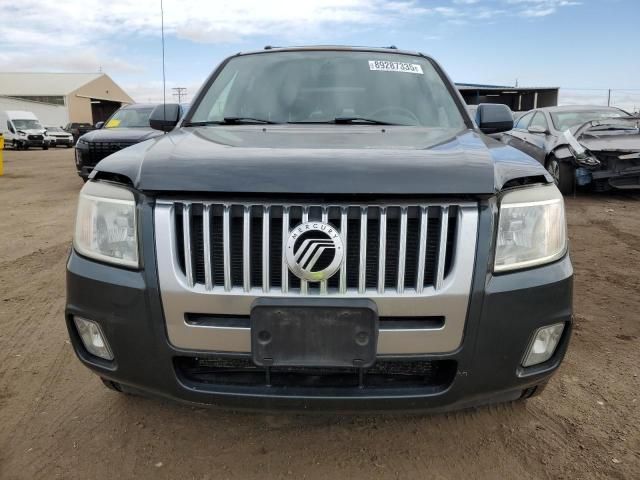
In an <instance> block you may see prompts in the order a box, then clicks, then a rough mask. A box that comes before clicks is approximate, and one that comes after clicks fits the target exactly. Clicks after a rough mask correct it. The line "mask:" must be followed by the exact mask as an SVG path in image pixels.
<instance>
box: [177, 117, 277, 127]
mask: <svg viewBox="0 0 640 480" xmlns="http://www.w3.org/2000/svg"><path fill="white" fill-rule="evenodd" d="M238 123H268V124H277V123H278V122H272V121H271V120H264V119H262V118H253V117H224V119H223V120H207V121H204V122H189V123H185V125H184V126H185V127H202V126H206V125H236V124H238Z"/></svg>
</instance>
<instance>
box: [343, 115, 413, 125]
mask: <svg viewBox="0 0 640 480" xmlns="http://www.w3.org/2000/svg"><path fill="white" fill-rule="evenodd" d="M333 122H334V123H360V122H362V123H372V124H374V125H400V124H398V123H389V122H384V121H382V120H376V119H375V118H365V117H336V118H334V119H333Z"/></svg>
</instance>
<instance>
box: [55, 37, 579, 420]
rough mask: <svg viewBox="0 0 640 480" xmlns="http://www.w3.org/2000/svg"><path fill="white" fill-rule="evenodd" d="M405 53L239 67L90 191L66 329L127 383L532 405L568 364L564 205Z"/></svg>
mask: <svg viewBox="0 0 640 480" xmlns="http://www.w3.org/2000/svg"><path fill="white" fill-rule="evenodd" d="M479 110H480V113H479V115H478V124H477V125H476V124H474V122H473V121H472V120H471V118H470V117H469V115H468V113H467V111H466V109H465V105H464V103H463V100H462V98H461V97H460V95H459V94H458V92H457V90H456V89H455V86H454V85H453V83H452V82H451V80H450V79H449V78H448V77H447V76H446V75H445V73H444V72H443V70H442V69H441V67H440V66H439V65H438V64H437V63H436V62H435V61H434V60H433V59H431V58H430V57H428V56H426V55H423V54H421V53H415V52H409V51H401V50H398V49H395V48H350V47H296V48H269V49H265V50H262V51H255V52H250V53H240V54H237V55H234V56H232V57H230V58H228V59H226V60H224V61H223V62H222V64H221V65H220V66H219V67H218V68H217V69H216V70H215V71H214V72H213V74H212V75H211V76H210V77H209V79H208V80H207V81H206V82H205V84H204V85H203V87H202V89H201V91H200V92H199V93H198V95H197V96H196V98H195V99H194V101H193V103H192V106H191V108H190V110H189V112H188V113H187V115H186V116H185V117H184V118H181V115H180V111H179V106H178V105H172V104H167V105H166V106H164V107H163V108H158V109H156V110H155V111H154V113H153V114H152V116H151V119H150V124H151V126H152V127H153V128H156V129H158V130H159V131H163V132H167V133H165V134H164V135H161V136H159V137H157V138H153V139H150V140H147V141H144V142H141V143H138V144H136V145H133V146H131V147H129V148H127V149H125V150H122V151H119V152H117V153H114V154H113V155H110V156H109V157H107V158H105V159H104V160H102V161H101V162H100V163H99V164H98V166H97V167H96V168H95V169H94V170H93V172H92V173H91V175H90V177H89V181H88V182H87V183H86V184H85V186H84V187H83V189H82V191H81V193H80V198H79V204H78V213H77V221H76V229H75V235H74V242H73V248H72V250H71V252H70V256H69V260H68V263H67V302H66V324H67V327H68V331H69V335H70V338H71V343H72V345H73V348H74V350H75V352H76V354H77V356H78V358H79V359H80V361H81V362H82V363H83V364H85V365H86V366H87V367H89V368H90V369H91V370H93V371H94V372H95V373H96V374H97V375H98V376H99V377H100V378H101V379H102V380H103V382H104V384H105V385H106V386H108V387H109V388H112V389H114V390H117V391H119V392H125V393H146V394H153V395H159V396H163V397H167V398H172V399H178V400H183V401H187V402H192V403H196V404H210V405H219V406H227V407H231V408H248V409H267V410H278V409H287V410H295V411H310V410H329V411H357V410H366V411H389V410H392V411H398V410H406V411H415V410H425V411H440V410H448V409H459V408H464V407H470V406H474V405H482V404H487V403H492V402H504V401H514V400H522V399H526V398H529V397H531V396H532V395H535V394H537V393H539V392H540V391H541V390H542V388H543V387H544V386H545V384H546V383H547V382H548V381H549V379H550V377H551V376H552V374H553V373H554V371H556V369H557V368H558V366H559V365H560V363H561V361H562V358H563V356H564V354H565V351H566V349H567V345H568V343H569V337H570V332H571V325H572V279H573V270H572V266H571V261H570V259H569V254H568V245H567V233H566V223H565V212H564V204H563V199H562V196H561V194H560V192H559V191H558V189H557V187H556V186H555V185H554V183H553V179H552V178H551V176H550V175H549V174H548V172H547V171H546V170H545V169H544V168H543V167H542V166H541V165H540V164H539V163H538V162H537V161H535V160H534V159H532V158H530V157H529V156H527V155H524V154H523V153H521V152H519V151H518V150H516V149H513V148H511V147H509V146H506V145H504V144H502V143H500V142H498V141H495V140H493V139H491V138H489V137H488V136H486V135H485V133H496V132H499V131H505V130H509V129H510V128H511V127H512V123H513V120H512V117H511V113H510V112H509V110H508V109H506V108H505V107H504V106H502V105H482V106H480V107H479Z"/></svg>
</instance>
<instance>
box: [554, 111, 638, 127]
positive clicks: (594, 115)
mask: <svg viewBox="0 0 640 480" xmlns="http://www.w3.org/2000/svg"><path fill="white" fill-rule="evenodd" d="M628 116H629V115H627V114H626V113H625V112H623V111H621V110H618V109H617V108H612V109H610V110H604V109H603V110H579V111H574V112H552V113H551V120H552V121H553V125H554V126H555V127H556V130H560V131H564V130H568V129H570V128H572V127H577V126H579V125H582V124H583V123H586V122H590V121H591V120H603V119H605V118H620V117H628Z"/></svg>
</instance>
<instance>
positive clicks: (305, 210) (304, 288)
mask: <svg viewBox="0 0 640 480" xmlns="http://www.w3.org/2000/svg"><path fill="white" fill-rule="evenodd" d="M308 221H309V206H308V205H305V206H303V207H302V223H305V222H308ZM300 292H301V293H302V294H303V295H306V294H307V293H309V282H307V281H306V280H300Z"/></svg>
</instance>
